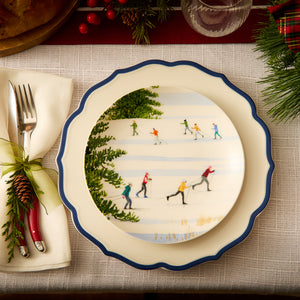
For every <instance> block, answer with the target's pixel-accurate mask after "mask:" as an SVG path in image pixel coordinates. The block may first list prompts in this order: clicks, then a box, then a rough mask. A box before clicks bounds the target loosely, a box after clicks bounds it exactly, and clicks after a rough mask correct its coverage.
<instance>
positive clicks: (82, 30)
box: [78, 23, 89, 34]
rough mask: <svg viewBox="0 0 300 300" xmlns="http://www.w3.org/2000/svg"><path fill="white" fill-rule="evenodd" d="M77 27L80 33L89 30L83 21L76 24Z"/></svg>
mask: <svg viewBox="0 0 300 300" xmlns="http://www.w3.org/2000/svg"><path fill="white" fill-rule="evenodd" d="M78 29H79V31H80V33H82V34H86V33H88V31H89V28H88V26H87V25H86V24H85V23H81V24H80V25H79V26H78Z"/></svg>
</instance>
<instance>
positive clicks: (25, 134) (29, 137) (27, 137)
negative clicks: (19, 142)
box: [23, 130, 32, 155]
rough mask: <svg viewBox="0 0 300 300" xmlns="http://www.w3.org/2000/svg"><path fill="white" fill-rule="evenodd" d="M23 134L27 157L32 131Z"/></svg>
mask: <svg viewBox="0 0 300 300" xmlns="http://www.w3.org/2000/svg"><path fill="white" fill-rule="evenodd" d="M23 134H24V137H23V138H24V141H23V142H24V143H23V145H24V151H25V154H26V155H29V150H30V142H31V134H32V130H28V131H26V130H25V131H23Z"/></svg>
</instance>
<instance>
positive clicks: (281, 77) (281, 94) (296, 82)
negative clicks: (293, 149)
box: [255, 1, 300, 123]
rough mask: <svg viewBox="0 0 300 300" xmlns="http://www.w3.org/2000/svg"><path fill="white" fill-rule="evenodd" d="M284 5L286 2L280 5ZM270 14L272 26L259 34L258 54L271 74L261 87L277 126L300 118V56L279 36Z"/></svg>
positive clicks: (262, 80)
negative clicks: (263, 86) (259, 53)
mask: <svg viewBox="0 0 300 300" xmlns="http://www.w3.org/2000/svg"><path fill="white" fill-rule="evenodd" d="M281 2H284V1H281ZM268 14H269V22H268V23H266V24H264V27H263V28H262V29H261V30H260V32H259V34H258V36H257V41H256V49H255V50H256V51H260V52H261V56H260V58H261V59H262V60H263V61H264V62H265V64H266V65H267V68H268V73H267V75H266V76H265V77H263V78H262V79H261V80H260V81H259V83H260V84H264V85H266V86H267V87H265V88H264V89H263V91H262V95H263V97H264V102H265V105H267V106H270V107H271V108H270V109H269V110H268V114H269V115H270V116H271V118H272V119H273V120H274V121H275V122H277V123H280V122H287V121H289V120H294V119H295V118H297V117H298V116H299V115H300V101H299V99H300V54H299V53H297V54H295V53H293V52H292V51H291V50H290V49H289V47H288V45H287V44H286V43H285V41H284V36H283V35H282V34H280V32H279V30H278V28H277V23H276V21H275V20H274V18H273V16H272V15H271V14H270V13H268Z"/></svg>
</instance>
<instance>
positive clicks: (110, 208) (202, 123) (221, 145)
mask: <svg viewBox="0 0 300 300" xmlns="http://www.w3.org/2000/svg"><path fill="white" fill-rule="evenodd" d="M99 97H101V95H99ZM99 101H101V100H100V99H99ZM219 128H220V129H219ZM85 162H86V164H85V173H86V179H87V184H88V187H89V190H90V193H91V196H92V198H93V199H94V202H95V204H96V205H97V206H98V208H99V210H100V211H101V212H103V213H104V214H105V215H106V216H107V218H109V220H110V221H111V222H112V223H113V224H114V225H116V226H118V227H119V228H120V229H122V230H124V231H125V232H127V233H129V234H130V235H132V236H134V237H137V238H140V239H142V240H145V241H149V242H154V243H177V242H182V241H187V240H190V239H193V238H196V237H198V236H200V235H202V234H204V233H206V232H207V231H209V230H210V229H212V228H213V227H214V226H216V225H217V224H218V223H219V222H221V221H222V220H223V218H224V217H225V216H226V215H227V213H228V212H229V211H230V209H231V208H232V207H233V205H234V203H235V201H236V199H237V197H238V194H239V192H240V190H241V186H242V183H243V177H244V155H243V149H242V144H241V141H240V138H239V136H238V133H237V131H236V129H235V128H234V126H233V124H232V123H231V121H230V120H229V118H228V117H227V116H226V115H225V114H224V112H223V111H222V110H221V109H220V108H219V107H218V106H217V105H215V104H214V103H213V102H212V101H210V100H209V99H207V98H206V97H204V96H202V95H201V94H199V93H195V92H193V91H189V90H185V89H182V88H176V87H160V86H154V87H147V88H142V89H139V90H136V91H133V92H131V93H129V94H127V95H125V96H123V97H122V98H120V99H117V101H116V102H115V103H114V104H113V105H112V106H110V107H109V108H108V109H107V110H106V111H105V112H104V113H103V114H101V116H99V119H98V121H97V124H96V125H95V126H94V128H93V130H92V133H91V135H90V137H89V141H88V144H87V150H86V155H85Z"/></svg>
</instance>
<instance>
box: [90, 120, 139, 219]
mask: <svg viewBox="0 0 300 300" xmlns="http://www.w3.org/2000/svg"><path fill="white" fill-rule="evenodd" d="M108 128H109V122H105V121H103V120H102V118H99V120H98V122H97V124H96V125H95V126H94V128H93V130H92V132H91V135H90V137H89V140H88V145H87V148H86V155H85V174H86V180H87V185H88V187H89V191H90V194H91V196H92V198H93V200H94V202H95V204H96V206H97V207H98V209H99V210H100V211H101V212H102V214H103V215H104V216H106V217H107V218H110V216H113V217H114V218H115V219H117V220H120V221H130V222H138V221H139V218H138V216H136V215H135V214H134V213H131V212H129V213H125V212H124V211H123V210H119V209H118V207H117V206H116V204H114V203H113V202H112V201H111V200H107V193H106V191H105V190H104V189H103V184H104V182H106V183H109V184H110V185H113V186H114V187H115V188H120V187H121V185H122V184H123V180H122V178H121V177H120V176H119V174H118V173H117V172H115V170H114V164H113V160H114V159H116V158H118V157H120V156H122V155H125V154H126V151H124V150H121V149H116V150H114V149H112V148H111V147H108V143H109V141H111V140H113V139H115V138H114V137H113V136H109V135H106V134H105V131H106V130H107V129H108Z"/></svg>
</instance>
